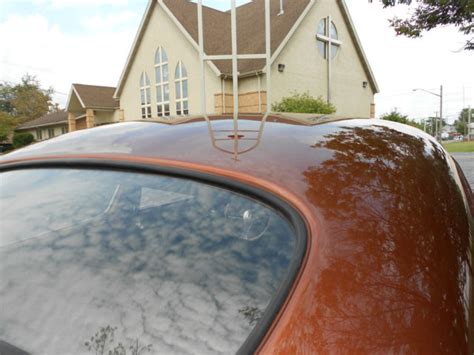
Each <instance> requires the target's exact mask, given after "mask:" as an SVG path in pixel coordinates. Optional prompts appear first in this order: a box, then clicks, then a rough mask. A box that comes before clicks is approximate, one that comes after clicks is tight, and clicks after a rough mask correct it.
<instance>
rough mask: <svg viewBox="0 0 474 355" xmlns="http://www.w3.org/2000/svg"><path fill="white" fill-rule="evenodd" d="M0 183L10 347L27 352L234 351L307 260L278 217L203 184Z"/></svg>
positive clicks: (133, 180) (61, 172) (69, 176)
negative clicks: (293, 268)
mask: <svg viewBox="0 0 474 355" xmlns="http://www.w3.org/2000/svg"><path fill="white" fill-rule="evenodd" d="M1 179H2V189H0V205H1V206H8V208H7V209H4V210H3V211H2V218H1V230H2V233H0V290H1V291H2V292H0V304H1V305H2V311H1V312H0V339H1V340H2V341H5V342H7V343H9V344H11V345H14V346H16V347H18V348H21V349H23V350H25V351H26V352H28V353H38V354H96V353H97V352H96V350H95V348H93V347H91V344H93V345H96V344H97V341H98V342H99V344H103V346H104V351H103V352H101V353H104V354H109V351H110V353H115V352H114V350H120V347H119V344H122V346H124V347H125V348H126V349H129V347H130V346H137V347H139V348H145V347H148V346H149V347H150V349H151V352H152V353H158V354H162V353H163V354H169V353H173V354H174V353H204V354H212V353H235V352H236V351H237V350H238V349H239V347H240V346H241V345H242V344H243V343H244V341H245V340H246V338H247V337H248V336H249V334H250V332H251V331H252V329H253V328H254V327H255V325H256V324H257V322H258V320H259V319H260V318H261V316H262V314H263V312H264V311H265V309H266V307H267V306H268V304H269V302H270V301H271V299H272V297H274V296H275V294H276V292H277V290H278V288H279V286H280V285H281V282H282V281H283V280H284V279H285V277H286V276H287V272H288V267H289V265H290V261H291V259H292V256H293V253H294V250H295V245H296V243H295V236H294V232H293V229H292V227H291V226H290V225H289V223H288V222H287V221H286V219H284V218H283V217H282V215H280V214H279V213H278V212H276V211H275V210H273V209H272V208H270V207H268V206H266V205H265V204H262V203H261V202H259V201H258V200H256V199H254V198H250V197H247V196H244V195H241V194H238V193H235V192H232V191H228V190H225V189H223V188H218V187H215V186H211V185H206V184H203V183H199V182H196V181H192V180H186V179H183V178H172V177H167V176H160V175H149V174H138V173H126V172H118V171H106V170H100V171H94V170H74V169H39V170H21V171H12V172H6V173H2V176H1ZM53 340H54V341H53ZM117 353H120V354H121V353H122V352H117Z"/></svg>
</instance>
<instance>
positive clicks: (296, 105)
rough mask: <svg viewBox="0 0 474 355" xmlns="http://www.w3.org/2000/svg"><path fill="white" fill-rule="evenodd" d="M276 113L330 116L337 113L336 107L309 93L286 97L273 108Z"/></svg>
mask: <svg viewBox="0 0 474 355" xmlns="http://www.w3.org/2000/svg"><path fill="white" fill-rule="evenodd" d="M272 110H273V111H274V112H295V113H319V114H330V113H334V112H336V107H335V106H334V105H332V104H329V103H327V102H326V101H325V100H324V99H323V98H322V97H318V98H317V99H315V98H314V97H312V96H311V95H309V93H307V92H305V93H303V94H299V93H294V94H293V95H292V96H288V97H284V98H283V99H281V101H280V102H277V103H275V104H274V105H273V106H272Z"/></svg>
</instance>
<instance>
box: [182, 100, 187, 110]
mask: <svg viewBox="0 0 474 355" xmlns="http://www.w3.org/2000/svg"><path fill="white" fill-rule="evenodd" d="M183 107H184V109H185V110H186V111H187V110H188V100H186V101H184V102H183Z"/></svg>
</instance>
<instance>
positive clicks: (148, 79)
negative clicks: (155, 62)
mask: <svg viewBox="0 0 474 355" xmlns="http://www.w3.org/2000/svg"><path fill="white" fill-rule="evenodd" d="M145 84H146V86H150V78H149V77H148V75H147V74H146V73H145Z"/></svg>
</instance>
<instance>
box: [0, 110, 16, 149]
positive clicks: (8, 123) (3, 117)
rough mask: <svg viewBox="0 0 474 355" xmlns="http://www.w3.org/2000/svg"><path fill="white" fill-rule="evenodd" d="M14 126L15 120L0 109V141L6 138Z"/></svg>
mask: <svg viewBox="0 0 474 355" xmlns="http://www.w3.org/2000/svg"><path fill="white" fill-rule="evenodd" d="M15 126H16V120H15V119H14V118H13V117H11V116H10V115H9V114H7V113H5V112H2V111H0V142H1V141H4V140H6V139H7V138H8V136H9V135H10V133H12V132H13V129H14V128H15Z"/></svg>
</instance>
